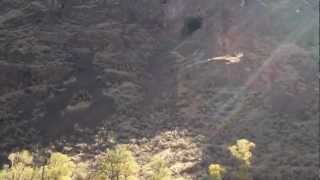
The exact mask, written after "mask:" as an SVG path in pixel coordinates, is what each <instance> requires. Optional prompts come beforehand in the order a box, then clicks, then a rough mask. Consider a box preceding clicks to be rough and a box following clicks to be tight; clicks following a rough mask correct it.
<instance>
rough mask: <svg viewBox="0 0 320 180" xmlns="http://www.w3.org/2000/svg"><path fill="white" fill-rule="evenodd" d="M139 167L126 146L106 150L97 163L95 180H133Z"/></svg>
mask: <svg viewBox="0 0 320 180" xmlns="http://www.w3.org/2000/svg"><path fill="white" fill-rule="evenodd" d="M138 171H139V166H138V164H137V162H136V160H135V158H134V156H133V154H132V152H131V151H129V150H128V148H127V147H126V146H118V147H116V148H115V149H113V150H107V153H106V154H105V155H104V157H103V158H102V159H101V160H100V162H99V170H98V177H97V179H108V180H133V179H137V178H136V175H137V173H138Z"/></svg>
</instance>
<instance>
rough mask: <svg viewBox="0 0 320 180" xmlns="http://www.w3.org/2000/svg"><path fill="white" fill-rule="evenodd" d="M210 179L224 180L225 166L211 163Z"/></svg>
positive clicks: (209, 169)
mask: <svg viewBox="0 0 320 180" xmlns="http://www.w3.org/2000/svg"><path fill="white" fill-rule="evenodd" d="M208 172H209V179H210V180H222V179H223V176H224V174H225V173H226V169H225V167H223V166H222V165H220V164H211V165H210V166H209V168H208Z"/></svg>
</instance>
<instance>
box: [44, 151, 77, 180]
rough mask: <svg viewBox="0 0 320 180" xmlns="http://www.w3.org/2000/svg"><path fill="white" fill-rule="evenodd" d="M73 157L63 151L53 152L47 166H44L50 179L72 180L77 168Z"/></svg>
mask: <svg viewBox="0 0 320 180" xmlns="http://www.w3.org/2000/svg"><path fill="white" fill-rule="evenodd" d="M75 167H76V166H75V164H74V163H73V162H72V161H71V158H70V157H69V156H67V155H65V154H62V153H53V154H52V155H51V157H50V159H49V163H48V165H47V166H46V168H43V170H44V171H45V172H44V173H45V174H46V177H48V179H54V180H71V178H72V175H73V172H74V170H75Z"/></svg>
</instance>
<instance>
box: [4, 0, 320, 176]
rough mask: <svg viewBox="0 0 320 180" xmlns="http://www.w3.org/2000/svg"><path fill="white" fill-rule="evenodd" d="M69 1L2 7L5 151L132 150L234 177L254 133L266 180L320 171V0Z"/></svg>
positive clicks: (177, 167)
mask: <svg viewBox="0 0 320 180" xmlns="http://www.w3.org/2000/svg"><path fill="white" fill-rule="evenodd" d="M57 2H58V3H57V4H50V3H49V1H48V3H47V2H46V1H43V2H42V1H41V2H40V1H30V2H29V1H26V2H25V1H23V2H22V1H3V2H1V7H2V10H1V16H0V17H1V18H0V25H1V26H0V46H1V50H0V59H1V64H0V68H1V71H0V78H1V82H0V83H1V88H0V92H1V98H0V100H1V106H0V112H1V121H0V123H1V127H4V128H3V129H2V130H1V132H0V139H1V144H0V147H1V149H4V150H5V151H3V154H2V157H5V156H6V155H7V154H8V153H9V152H11V151H13V150H15V149H17V148H30V149H34V148H38V146H36V145H39V146H40V147H44V148H50V149H54V150H58V151H63V152H66V153H69V154H72V155H75V156H77V157H79V159H81V160H86V159H90V158H91V159H92V158H94V157H95V156H96V155H97V154H99V153H101V152H102V151H104V150H105V149H106V148H109V147H112V146H114V145H115V144H130V147H131V149H132V150H133V151H134V153H135V154H136V155H137V158H138V160H139V162H140V163H142V164H143V163H145V162H146V161H147V160H148V158H149V157H150V156H151V155H154V154H159V153H160V154H161V153H162V154H164V155H165V156H167V159H168V161H170V164H171V167H170V168H171V169H172V170H173V172H174V173H175V175H176V176H177V177H178V176H183V177H185V178H186V179H200V178H201V177H202V176H203V175H204V174H205V173H206V168H207V166H208V165H209V164H210V163H212V162H218V163H222V164H225V165H228V166H229V167H230V172H234V171H235V167H236V166H235V163H234V160H233V159H232V158H231V157H230V155H229V152H228V150H227V147H228V145H230V144H232V143H234V142H235V140H236V139H239V138H247V139H249V140H251V141H253V142H255V143H256V145H257V148H256V150H255V152H254V156H255V158H254V162H253V176H254V179H269V180H270V179H293V178H295V179H301V178H303V179H314V178H315V177H316V174H317V166H318V162H317V160H316V159H317V153H318V152H317V148H316V147H317V144H318V143H317V134H318V133H317V131H318V129H317V127H318V126H317V116H316V114H317V109H318V108H317V97H318V86H317V77H316V72H317V69H316V68H315V64H316V61H315V60H316V57H317V56H318V54H317V52H316V51H317V49H318V42H317V41H316V40H315V39H318V38H315V37H316V36H317V33H316V31H317V29H318V26H317V23H316V22H317V21H316V19H314V17H316V16H314V15H315V13H316V11H315V10H314V7H316V6H317V5H316V4H312V2H310V1H301V2H300V1H290V2H289V1H281V2H280V1H279V2H270V3H267V2H265V1H261V0H256V1H255V0H250V1H249V0H247V1H245V3H244V4H241V3H240V2H238V1H235V0H230V1H218V0H217V1H212V0H204V1H201V2H199V1H196V0H176V1H170V0H169V1H157V0H152V1H150V0H148V1H147V0H145V1H143V0H141V1H137V2H135V3H132V2H130V1H129V0H119V1H111V0H110V1H109V0H104V1H102V0H101V1H96V0H95V1H86V2H81V1H76V0H73V1H68V3H66V2H65V3H64V4H61V3H63V2H64V1H57ZM238 52H242V53H243V54H244V56H243V57H242V58H241V61H240V62H238V63H235V64H227V63H225V62H223V61H219V62H216V61H210V62H208V61H207V60H208V59H211V58H213V57H217V56H225V55H228V54H231V55H232V54H236V53H238ZM3 159H4V158H3ZM227 178H229V179H232V178H234V177H232V173H231V175H230V177H227Z"/></svg>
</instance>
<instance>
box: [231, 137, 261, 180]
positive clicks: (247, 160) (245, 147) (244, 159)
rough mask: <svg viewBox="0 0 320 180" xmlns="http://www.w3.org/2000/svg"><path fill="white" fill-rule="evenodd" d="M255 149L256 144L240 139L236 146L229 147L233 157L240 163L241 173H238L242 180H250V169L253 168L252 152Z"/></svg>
mask: <svg viewBox="0 0 320 180" xmlns="http://www.w3.org/2000/svg"><path fill="white" fill-rule="evenodd" d="M253 148H255V144H254V143H253V142H250V141H248V140H247V139H239V140H237V143H236V144H235V145H232V146H229V151H230V153H231V154H232V156H234V157H235V158H236V159H238V160H239V162H240V167H239V171H238V173H237V174H238V177H239V179H240V180H249V179H250V175H249V168H250V166H251V160H252V152H251V150H252V149H253Z"/></svg>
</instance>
